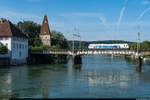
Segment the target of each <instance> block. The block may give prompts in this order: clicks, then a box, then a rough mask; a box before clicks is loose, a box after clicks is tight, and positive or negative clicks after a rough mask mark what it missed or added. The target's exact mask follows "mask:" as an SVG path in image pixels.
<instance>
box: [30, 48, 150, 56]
mask: <svg viewBox="0 0 150 100" xmlns="http://www.w3.org/2000/svg"><path fill="white" fill-rule="evenodd" d="M29 52H30V53H31V54H58V55H59V54H60V55H70V56H78V55H94V54H96V55H102V54H111V55H136V54H137V50H127V49H92V50H91V49H83V50H75V51H73V50H67V49H49V50H30V51H29ZM139 52H140V54H141V55H142V56H143V55H146V56H150V50H140V51H139Z"/></svg>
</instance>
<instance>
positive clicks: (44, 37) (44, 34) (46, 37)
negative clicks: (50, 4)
mask: <svg viewBox="0 0 150 100" xmlns="http://www.w3.org/2000/svg"><path fill="white" fill-rule="evenodd" d="M40 39H41V42H42V44H43V45H46V46H51V33H50V29H49V25H48V20H47V16H46V15H45V16H44V20H43V24H42V27H41V32H40Z"/></svg>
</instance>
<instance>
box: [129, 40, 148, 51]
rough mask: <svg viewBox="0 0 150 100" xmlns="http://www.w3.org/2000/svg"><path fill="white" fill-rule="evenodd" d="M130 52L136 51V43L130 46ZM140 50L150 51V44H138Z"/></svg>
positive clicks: (145, 42) (144, 42)
mask: <svg viewBox="0 0 150 100" xmlns="http://www.w3.org/2000/svg"><path fill="white" fill-rule="evenodd" d="M130 49H131V50H136V49H137V43H132V44H131V45H130ZM140 49H141V50H149V49H150V42H149V41H143V42H142V43H140Z"/></svg>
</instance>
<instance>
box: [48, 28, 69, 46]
mask: <svg viewBox="0 0 150 100" xmlns="http://www.w3.org/2000/svg"><path fill="white" fill-rule="evenodd" d="M51 42H52V46H53V48H55V49H68V48H69V45H68V42H67V39H66V38H65V37H64V35H63V34H62V33H61V32H57V31H55V30H53V31H52V32H51Z"/></svg>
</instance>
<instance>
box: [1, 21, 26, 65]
mask: <svg viewBox="0 0 150 100" xmlns="http://www.w3.org/2000/svg"><path fill="white" fill-rule="evenodd" d="M0 43H1V44H2V45H5V46H6V47H7V48H8V53H7V54H6V55H7V56H8V57H9V58H10V64H12V65H16V64H24V63H26V62H27V57H28V38H27V36H26V35H25V34H24V33H22V32H21V31H20V30H19V29H18V28H16V27H15V26H14V25H13V24H11V22H9V21H5V22H3V23H1V24H0Z"/></svg>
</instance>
